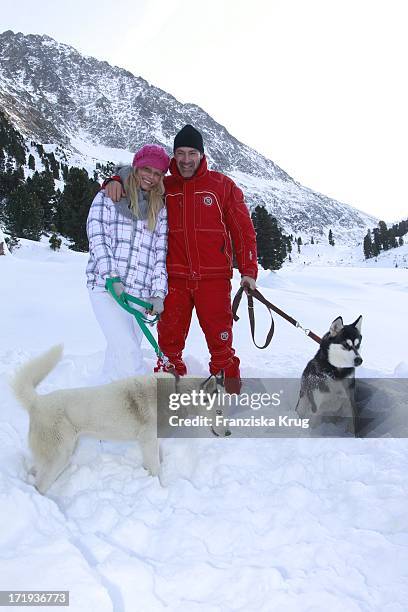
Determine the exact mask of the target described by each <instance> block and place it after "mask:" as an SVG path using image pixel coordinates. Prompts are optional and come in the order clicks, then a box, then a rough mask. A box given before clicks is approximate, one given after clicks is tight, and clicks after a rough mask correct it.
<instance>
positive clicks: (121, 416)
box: [12, 345, 173, 494]
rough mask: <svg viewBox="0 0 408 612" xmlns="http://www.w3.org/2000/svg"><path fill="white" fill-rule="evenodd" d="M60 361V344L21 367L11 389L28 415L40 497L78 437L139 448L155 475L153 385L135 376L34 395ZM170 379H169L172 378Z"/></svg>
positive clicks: (151, 379) (157, 463) (152, 379)
mask: <svg viewBox="0 0 408 612" xmlns="http://www.w3.org/2000/svg"><path fill="white" fill-rule="evenodd" d="M61 356H62V345H59V346H54V347H53V348H51V349H50V350H49V351H47V352H46V353H44V354H43V355H40V356H39V357H37V358H36V359H33V360H32V361H30V362H29V363H27V364H25V365H24V366H22V367H21V368H20V369H19V371H18V372H17V374H16V376H15V378H14V380H13V382H12V387H13V390H14V393H15V395H16V397H17V399H18V400H19V401H20V403H21V404H22V405H23V406H24V408H26V410H27V411H28V413H29V415H30V429H29V444H30V448H31V452H32V455H33V459H34V467H33V469H32V470H31V472H32V473H33V474H34V476H35V486H36V488H37V489H38V491H39V492H40V493H43V494H44V493H45V492H46V491H47V490H48V488H49V487H50V486H51V485H52V483H53V482H54V481H55V480H56V478H57V477H58V476H59V475H60V474H61V472H62V471H63V470H64V469H65V468H66V467H67V465H68V463H69V460H70V458H71V455H72V453H73V451H74V449H75V446H76V443H77V441H78V437H79V436H80V435H81V434H86V435H90V436H93V437H96V438H98V439H108V440H135V439H137V440H138V441H139V443H140V446H141V449H142V456H143V466H144V467H145V468H146V469H147V470H148V472H149V473H150V474H151V475H152V476H156V475H158V474H159V469H160V459H159V444H158V440H157V430H156V380H155V377H154V376H153V375H152V376H135V377H132V378H127V379H124V380H120V381H117V382H113V383H110V384H107V385H101V386H97V387H87V388H86V387H85V388H78V389H61V390H58V391H53V392H52V393H48V394H47V395H38V394H37V392H36V387H37V385H38V384H39V383H40V382H41V381H42V380H43V379H44V378H45V377H46V376H47V374H49V372H51V370H52V369H53V368H54V367H55V366H56V365H57V363H58V361H59V360H60V358H61ZM166 376H169V377H170V378H173V376H172V375H171V374H170V375H166Z"/></svg>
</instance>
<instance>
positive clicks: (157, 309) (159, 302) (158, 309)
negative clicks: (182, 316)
mask: <svg viewBox="0 0 408 612" xmlns="http://www.w3.org/2000/svg"><path fill="white" fill-rule="evenodd" d="M149 302H150V303H151V304H153V308H152V310H149V314H152V315H156V314H158V315H160V314H161V313H162V312H163V310H164V300H163V298H161V297H151V298H149Z"/></svg>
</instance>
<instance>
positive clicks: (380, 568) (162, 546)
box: [0, 241, 408, 612]
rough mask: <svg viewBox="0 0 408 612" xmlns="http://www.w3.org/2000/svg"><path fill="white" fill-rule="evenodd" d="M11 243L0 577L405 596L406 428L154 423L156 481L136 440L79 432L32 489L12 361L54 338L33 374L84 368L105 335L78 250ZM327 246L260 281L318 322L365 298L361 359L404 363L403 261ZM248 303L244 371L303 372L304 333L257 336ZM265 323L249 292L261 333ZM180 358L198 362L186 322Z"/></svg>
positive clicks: (1, 381)
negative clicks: (173, 435) (320, 431)
mask: <svg viewBox="0 0 408 612" xmlns="http://www.w3.org/2000/svg"><path fill="white" fill-rule="evenodd" d="M22 243H23V246H22V247H21V249H19V250H17V251H15V254H14V255H13V256H6V257H0V275H1V279H2V283H1V286H0V398H1V400H2V401H1V412H0V466H1V467H0V496H1V504H0V522H1V525H2V529H1V531H0V589H20V590H30V589H36V590H38V589H47V590H60V589H61V590H69V591H70V597H71V605H70V608H69V609H70V610H73V611H75V612H79V611H81V612H82V611H83V612H89V611H94V610H95V611H98V612H108V611H114V612H134V611H136V612H150V611H152V612H153V611H160V610H165V609H167V610H171V611H173V610H174V611H177V612H196V611H204V612H221V611H222V612H224V611H228V610H234V611H235V610H236V611H238V610H240V611H245V612H250V611H255V610H257V611H259V612H260V611H262V612H271V611H272V612H275V611H276V612H303V611H305V612H306V611H307V612H327V611H328V610H329V611H330V612H357V611H363V612H368V611H377V610H378V611H380V610H381V611H382V612H405V611H406V610H407V609H408V582H407V574H408V532H407V528H408V515H407V512H406V495H407V488H408V486H407V477H406V474H407V473H408V443H407V441H406V440H405V439H389V438H382V439H365V440H363V439H350V438H347V439H339V438H330V439H306V440H304V439H303V440H300V439H234V438H225V439H215V438H214V439H185V440H181V439H177V440H164V441H163V443H162V447H163V455H164V466H165V474H166V482H167V486H166V487H162V486H160V484H159V482H158V481H157V479H152V478H150V477H148V476H146V473H145V471H144V470H143V469H142V467H141V455H140V452H139V449H138V447H137V445H133V444H119V443H112V442H99V441H95V440H88V439H84V440H82V441H81V443H80V445H79V447H78V449H77V451H76V453H75V455H74V457H73V461H72V463H71V465H70V467H69V468H68V469H67V470H66V471H65V472H64V473H63V474H62V475H61V477H60V478H59V479H58V481H57V482H56V483H55V484H54V485H53V487H52V488H51V489H50V492H49V495H48V496H47V497H42V496H41V495H39V494H38V493H37V491H36V490H35V489H34V487H33V486H32V485H31V484H30V482H29V478H28V477H27V465H28V463H29V461H28V449H27V429H28V417H27V414H26V413H25V412H24V411H23V410H22V409H21V408H20V407H19V406H18V405H17V403H16V401H15V400H14V398H13V397H12V395H11V392H10V390H9V387H8V380H9V377H10V376H11V375H12V373H13V371H14V370H15V368H16V366H18V365H19V364H21V363H23V362H24V361H26V360H27V359H29V358H30V357H32V356H34V355H36V354H38V353H40V352H41V351H44V350H45V349H47V348H48V347H50V346H51V345H52V344H54V343H57V342H61V341H63V342H64V345H65V355H64V358H63V360H62V362H61V363H60V364H59V365H58V367H57V368H56V370H55V371H54V372H53V373H52V374H51V375H50V376H49V377H48V379H47V380H46V381H45V382H44V383H43V384H42V386H41V389H40V390H41V391H42V392H47V391H50V390H52V389H57V388H62V387H73V386H80V385H86V384H87V383H88V381H89V380H90V379H91V378H92V376H93V375H94V374H95V373H96V372H97V370H98V368H99V367H100V365H101V361H102V356H103V347H104V342H103V337H102V335H101V332H100V331H99V329H98V327H97V324H96V322H95V321H94V318H93V315H92V312H91V308H90V305H89V303H88V296H87V291H86V288H85V283H84V269H85V264H86V260H87V256H86V255H83V254H78V253H73V252H69V251H66V250H63V251H62V252H60V253H53V252H52V251H51V250H50V249H49V247H48V245H47V243H45V242H44V243H40V244H39V243H31V242H29V241H22ZM316 246H318V245H314V247H316ZM405 246H406V245H405ZM405 246H404V247H401V249H404V248H405ZM304 248H305V249H306V248H307V247H304ZM311 248H312V247H311ZM327 248H329V249H332V247H327ZM305 252H306V251H304V253H305ZM331 252H332V253H334V252H336V253H338V252H339V251H333V250H332V251H331ZM345 256H346V255H345ZM356 257H357V256H356ZM313 259H314V260H315V261H313V262H312V260H313ZM311 262H312V263H311ZM328 262H329V260H328V258H327V257H326V255H324V256H323V255H321V256H320V257H319V258H317V257H313V258H311V257H309V258H308V260H307V262H306V264H308V263H309V265H303V259H301V257H299V258H295V260H294V261H293V263H292V264H290V265H288V266H287V267H285V268H284V269H283V270H281V271H279V272H278V273H269V272H268V273H267V272H262V273H261V274H260V280H259V286H260V289H261V291H262V292H263V293H264V295H265V296H266V297H267V298H268V299H270V300H271V301H272V302H274V303H275V304H277V305H278V306H279V307H280V308H282V309H283V310H285V311H286V312H288V313H289V314H291V315H292V316H294V317H295V318H296V319H298V320H300V321H301V322H302V323H303V324H304V325H305V326H307V327H310V328H311V329H313V330H314V331H315V332H316V333H318V334H319V335H321V334H323V333H324V332H325V331H327V329H328V327H329V325H330V323H331V321H332V320H333V319H334V318H335V317H336V316H337V315H339V314H341V315H342V316H343V318H344V321H345V322H351V321H354V320H355V319H356V318H357V316H358V315H360V314H363V317H364V319H363V345H362V354H363V357H364V365H363V366H362V367H361V368H360V369H359V375H360V376H373V377H391V376H399V377H401V376H405V377H408V358H407V353H406V346H407V332H406V329H407V328H406V313H407V312H408V278H407V271H406V269H403V268H402V267H398V268H395V267H391V266H390V267H387V266H384V267H381V268H380V267H371V266H368V265H365V264H364V262H361V264H359V265H360V267H344V266H343V267H340V266H339V265H336V261H335V258H333V261H331V260H330V263H329V265H328ZM356 263H357V261H356V262H355V265H356ZM378 263H380V262H378ZM237 287H238V279H237V278H236V279H234V288H235V289H236V288H237ZM245 311H246V309H245V305H244V304H242V306H241V311H240V314H241V319H240V321H239V322H238V323H237V324H236V327H235V346H236V349H237V352H238V354H239V356H240V358H241V361H242V373H243V375H244V376H248V377H251V376H257V377H258V376H261V377H297V376H299V375H300V374H301V372H302V370H303V368H304V366H305V364H306V362H307V361H308V359H310V358H311V357H312V355H313V354H314V352H315V351H316V345H315V344H314V343H313V342H312V341H311V340H310V339H308V338H306V337H305V336H304V335H303V334H302V333H300V332H299V331H298V330H296V329H295V328H293V327H292V326H290V325H289V324H288V323H286V322H285V321H283V320H282V319H279V318H278V317H276V318H275V324H276V332H275V337H274V339H273V341H272V344H271V346H270V347H269V348H268V349H267V350H265V351H260V350H258V349H256V348H255V347H254V346H253V345H252V341H251V339H250V332H249V325H248V321H247V315H246V312H245ZM267 327H268V316H267V314H266V311H264V310H263V309H262V307H260V308H257V334H259V336H258V339H259V341H263V338H264V334H265V332H266V329H267ZM144 352H145V356H146V360H147V362H148V363H151V364H153V356H152V352H151V350H150V348H149V347H148V345H145V347H144ZM186 360H187V363H188V365H189V366H190V369H191V370H192V371H194V372H195V373H196V374H198V375H203V376H204V375H206V374H207V362H208V353H207V349H206V346H205V343H204V341H203V337H202V334H201V331H200V329H199V327H198V324H197V322H196V321H194V322H193V325H192V329H191V331H190V335H189V338H188V343H187V349H186ZM10 609H11V608H10ZM37 609H40V610H42V609H43V608H42V607H39V608H37ZM46 609H53V608H44V610H46Z"/></svg>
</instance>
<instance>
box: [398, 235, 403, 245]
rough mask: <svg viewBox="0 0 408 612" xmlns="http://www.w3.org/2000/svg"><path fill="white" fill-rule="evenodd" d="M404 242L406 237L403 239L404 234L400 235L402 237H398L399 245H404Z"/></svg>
mask: <svg viewBox="0 0 408 612" xmlns="http://www.w3.org/2000/svg"><path fill="white" fill-rule="evenodd" d="M403 244H404V239H403V237H402V236H400V237H399V238H398V246H403Z"/></svg>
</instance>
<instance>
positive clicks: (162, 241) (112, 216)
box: [86, 190, 167, 299]
mask: <svg viewBox="0 0 408 612" xmlns="http://www.w3.org/2000/svg"><path fill="white" fill-rule="evenodd" d="M86 230H87V234H88V240H89V260H88V265H87V268H86V275H87V287H88V288H94V287H105V281H106V278H108V277H114V276H119V277H120V279H121V281H122V283H123V285H124V287H125V291H126V292H127V293H130V294H131V295H134V296H137V297H141V298H149V297H153V296H157V297H161V298H163V299H164V298H165V296H166V294H167V271H166V255H167V211H166V208H165V207H163V208H162V209H161V210H160V212H159V214H158V217H157V223H156V227H155V229H154V231H153V232H151V231H150V230H149V229H148V228H147V220H140V219H137V218H136V217H135V216H134V215H133V213H132V212H131V210H130V209H129V206H128V201H127V199H126V198H123V199H122V200H120V202H118V203H117V204H115V203H114V202H112V200H111V199H110V198H108V197H107V196H106V195H105V192H104V191H103V190H101V191H99V193H97V195H96V196H95V199H94V201H93V202H92V204H91V208H90V210H89V215H88V220H87V223H86Z"/></svg>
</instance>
